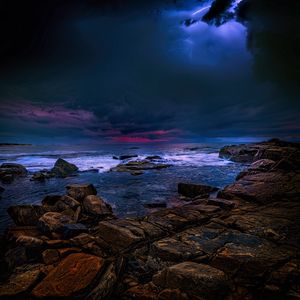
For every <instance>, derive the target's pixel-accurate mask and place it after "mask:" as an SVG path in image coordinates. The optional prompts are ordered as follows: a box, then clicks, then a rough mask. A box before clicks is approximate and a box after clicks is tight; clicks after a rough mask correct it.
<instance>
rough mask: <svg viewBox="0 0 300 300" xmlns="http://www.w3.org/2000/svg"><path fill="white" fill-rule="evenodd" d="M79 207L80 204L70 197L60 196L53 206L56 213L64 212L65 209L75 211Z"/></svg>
mask: <svg viewBox="0 0 300 300" xmlns="http://www.w3.org/2000/svg"><path fill="white" fill-rule="evenodd" d="M79 206H80V203H79V202H78V201H77V200H75V199H74V198H72V197H70V196H62V197H61V198H60V199H59V200H58V201H57V202H56V203H55V205H54V207H55V208H56V209H57V210H58V211H64V210H66V209H73V210H76V209H77V208H78V207H79Z"/></svg>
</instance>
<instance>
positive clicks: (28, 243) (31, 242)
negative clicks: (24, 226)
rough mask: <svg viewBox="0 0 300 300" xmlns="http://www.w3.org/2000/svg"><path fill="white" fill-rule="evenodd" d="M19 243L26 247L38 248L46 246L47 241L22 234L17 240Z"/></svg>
mask: <svg viewBox="0 0 300 300" xmlns="http://www.w3.org/2000/svg"><path fill="white" fill-rule="evenodd" d="M16 243H17V244H20V245H22V246H24V247H26V248H37V247H42V246H44V244H45V242H44V241H43V240H41V239H39V238H36V237H32V236H26V235H21V236H19V237H18V238H17V240H16Z"/></svg>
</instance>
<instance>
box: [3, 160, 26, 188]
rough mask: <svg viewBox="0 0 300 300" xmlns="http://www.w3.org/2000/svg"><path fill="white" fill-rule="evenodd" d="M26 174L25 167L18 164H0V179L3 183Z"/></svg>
mask: <svg viewBox="0 0 300 300" xmlns="http://www.w3.org/2000/svg"><path fill="white" fill-rule="evenodd" d="M26 174H27V170H26V168H25V167H24V166H22V165H20V164H14V163H3V164H2V165H1V166H0V180H1V181H2V182H4V183H10V182H12V181H13V180H14V178H15V177H19V176H25V175H26Z"/></svg>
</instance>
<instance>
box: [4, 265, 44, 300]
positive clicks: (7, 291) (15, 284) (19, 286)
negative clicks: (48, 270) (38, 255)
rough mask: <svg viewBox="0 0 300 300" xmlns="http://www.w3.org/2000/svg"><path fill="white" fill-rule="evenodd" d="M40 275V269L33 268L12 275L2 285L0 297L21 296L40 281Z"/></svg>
mask: <svg viewBox="0 0 300 300" xmlns="http://www.w3.org/2000/svg"><path fill="white" fill-rule="evenodd" d="M39 275H40V271H39V270H33V271H27V272H25V273H21V274H16V275H13V276H11V277H10V278H9V280H8V281H7V282H5V283H2V284H1V285H0V298H1V299H8V298H11V297H21V296H22V295H23V294H24V293H26V292H28V291H29V290H30V288H31V287H32V286H33V285H34V284H35V283H36V282H37V281H38V279H39ZM20 299H21V298H20Z"/></svg>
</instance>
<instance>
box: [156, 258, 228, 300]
mask: <svg viewBox="0 0 300 300" xmlns="http://www.w3.org/2000/svg"><path fill="white" fill-rule="evenodd" d="M153 282H154V284H155V285H156V286H159V287H162V288H171V289H177V288H179V289H180V290H182V291H185V292H186V293H187V294H190V296H191V298H193V299H211V300H215V299H223V296H224V295H226V292H227V288H228V287H227V284H228V281H227V276H226V275H225V273H224V272H222V271H221V270H218V269H216V268H213V267H211V266H208V265H204V264H198V263H194V262H183V263H180V264H177V265H174V266H171V267H168V268H165V269H164V270H162V271H161V272H159V273H158V274H156V275H155V276H154V277H153ZM196 297H197V298H196Z"/></svg>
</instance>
